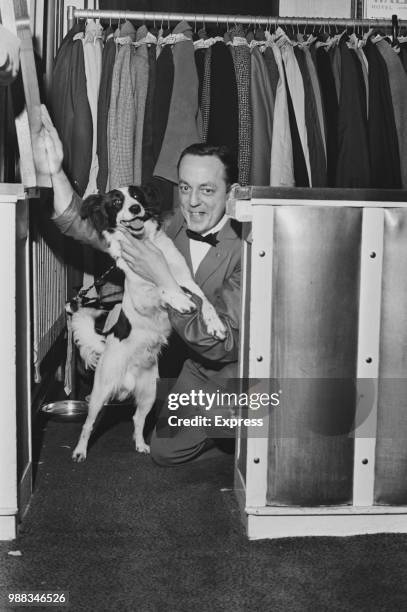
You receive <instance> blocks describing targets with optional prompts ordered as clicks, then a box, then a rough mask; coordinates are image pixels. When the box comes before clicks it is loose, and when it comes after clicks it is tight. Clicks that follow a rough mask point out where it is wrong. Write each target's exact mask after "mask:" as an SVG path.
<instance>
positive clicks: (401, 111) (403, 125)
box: [376, 40, 407, 189]
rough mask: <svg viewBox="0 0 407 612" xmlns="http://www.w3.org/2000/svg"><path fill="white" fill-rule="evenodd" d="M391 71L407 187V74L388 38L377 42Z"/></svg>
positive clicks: (403, 173) (390, 78) (406, 185)
mask: <svg viewBox="0 0 407 612" xmlns="http://www.w3.org/2000/svg"><path fill="white" fill-rule="evenodd" d="M376 47H377V49H379V51H380V53H381V55H382V57H383V59H384V61H385V63H386V66H387V70H388V73H389V83H390V93H391V99H392V102H393V109H394V119H395V122H396V130H397V136H398V144H399V153H400V166H401V183H402V187H403V189H406V188H407V106H406V95H407V74H406V73H405V70H404V68H403V64H402V63H401V61H400V58H399V56H398V55H397V53H396V52H395V51H394V49H393V48H392V47H391V46H390V45H389V43H388V42H387V41H386V40H380V41H379V42H378V43H376Z"/></svg>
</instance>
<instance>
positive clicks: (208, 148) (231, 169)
mask: <svg viewBox="0 0 407 612" xmlns="http://www.w3.org/2000/svg"><path fill="white" fill-rule="evenodd" d="M185 155H197V156H199V157H205V156H208V155H209V156H213V157H217V158H218V159H219V161H221V162H222V164H223V166H224V168H225V180H226V184H227V186H228V188H229V187H230V186H231V185H233V183H237V180H238V175H239V171H238V168H237V163H236V158H235V156H234V155H233V153H232V151H231V150H230V149H229V147H227V146H226V145H210V144H205V143H202V142H197V143H195V144H192V145H189V147H187V148H186V149H184V150H183V151H182V153H181V156H180V158H179V160H178V164H177V169H178V170H179V167H180V164H181V161H182V160H183V158H184V157H185Z"/></svg>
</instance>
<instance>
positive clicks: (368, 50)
mask: <svg viewBox="0 0 407 612" xmlns="http://www.w3.org/2000/svg"><path fill="white" fill-rule="evenodd" d="M364 51H365V55H366V57H367V61H368V62H369V118H368V134H369V150H370V151H369V152H370V169H371V187H373V188H377V189H401V172H400V155H399V143H398V137H397V129H396V122H395V118H394V109H393V102H392V98H391V90H390V82H389V74H388V71H387V67H386V63H385V61H384V59H383V57H382V55H381V53H380V51H379V50H378V48H377V47H376V45H374V44H373V43H372V41H371V40H370V39H369V40H368V41H367V43H366V46H365V48H364Z"/></svg>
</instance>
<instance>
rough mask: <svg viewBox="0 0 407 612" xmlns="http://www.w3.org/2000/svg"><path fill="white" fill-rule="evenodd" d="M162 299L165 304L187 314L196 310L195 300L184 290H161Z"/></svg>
mask: <svg viewBox="0 0 407 612" xmlns="http://www.w3.org/2000/svg"><path fill="white" fill-rule="evenodd" d="M161 300H162V302H163V304H164V305H165V306H171V308H174V310H177V311H178V312H181V313H183V314H186V313H188V312H193V311H194V310H195V304H194V303H193V301H192V300H191V299H190V298H189V297H188V296H187V295H186V294H185V293H183V292H182V291H166V290H162V291H161Z"/></svg>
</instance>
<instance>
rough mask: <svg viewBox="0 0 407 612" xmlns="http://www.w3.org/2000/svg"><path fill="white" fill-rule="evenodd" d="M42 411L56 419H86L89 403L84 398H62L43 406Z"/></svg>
mask: <svg viewBox="0 0 407 612" xmlns="http://www.w3.org/2000/svg"><path fill="white" fill-rule="evenodd" d="M41 411H42V412H43V413H44V414H46V415H47V416H49V417H50V418H52V419H53V420H55V421H71V422H72V421H84V420H85V418H86V416H87V414H88V403H87V402H84V401H82V400H60V401H58V402H51V403H50V404H44V405H43V406H41Z"/></svg>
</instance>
